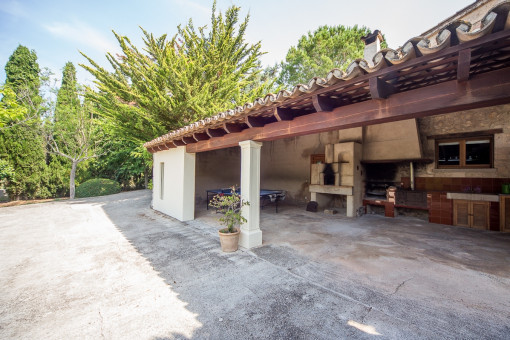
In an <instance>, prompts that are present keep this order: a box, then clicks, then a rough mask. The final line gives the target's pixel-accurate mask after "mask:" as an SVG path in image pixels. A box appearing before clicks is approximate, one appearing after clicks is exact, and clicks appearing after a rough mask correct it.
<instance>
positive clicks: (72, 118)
mask: <svg viewBox="0 0 510 340" xmlns="http://www.w3.org/2000/svg"><path fill="white" fill-rule="evenodd" d="M80 95H81V93H80V88H79V86H78V84H77V82H76V69H75V68H74V65H73V64H72V63H67V64H66V66H65V67H64V71H63V75H62V86H61V87H60V89H59V90H58V93H57V103H56V107H55V116H54V122H53V123H52V124H50V123H49V124H48V128H49V130H50V131H49V133H48V135H47V138H48V145H49V147H50V150H51V152H52V153H54V154H56V155H59V156H61V157H63V158H65V159H67V160H68V161H70V162H71V172H70V175H69V196H70V198H71V199H74V196H75V178H76V171H77V167H78V164H80V163H82V162H84V161H86V160H88V159H91V158H94V157H97V156H98V155H97V153H96V146H97V141H96V126H95V120H94V118H93V115H92V105H91V103H89V102H88V101H84V102H83V103H82V102H81V100H80Z"/></svg>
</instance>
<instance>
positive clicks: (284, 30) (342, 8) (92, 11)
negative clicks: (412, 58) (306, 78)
mask: <svg viewBox="0 0 510 340" xmlns="http://www.w3.org/2000/svg"><path fill="white" fill-rule="evenodd" d="M471 3H473V0H428V1H416V0H407V1H406V0H403V1H399V0H394V1H390V2H388V1H380V0H377V1H372V0H364V1H345V0H315V1H310V0H308V1H302V0H293V1H277V0H272V1H270V0H257V1H248V0H218V4H217V7H218V10H221V11H222V12H224V10H225V9H226V8H228V7H229V6H230V5H232V4H235V5H238V6H240V7H241V8H242V13H243V15H246V14H248V13H249V14H250V23H249V25H248V31H247V36H246V38H247V40H248V41H249V42H256V41H259V40H261V41H262V49H263V50H264V51H266V52H268V53H267V54H266V55H264V56H263V59H262V61H263V63H264V64H265V65H272V64H274V63H275V62H278V61H281V60H283V59H284V58H285V54H286V52H287V50H288V49H289V47H290V46H292V45H296V43H297V41H298V39H299V37H300V36H302V35H303V34H305V33H307V32H308V31H313V30H315V29H316V28H317V27H319V26H321V25H339V24H343V25H347V26H352V25H354V24H358V25H364V26H367V27H370V28H371V29H379V30H381V31H382V32H383V33H384V34H385V36H386V39H387V41H388V45H389V47H391V48H397V47H398V46H400V45H402V44H403V43H405V42H406V40H408V39H409V38H411V37H414V36H417V35H419V34H420V33H422V32H424V31H426V30H427V29H429V28H430V27H432V26H434V25H436V24H437V23H439V22H440V21H441V20H443V19H445V18H447V17H448V16H450V15H452V14H454V13H455V12H457V11H458V10H460V9H461V8H463V7H465V6H467V5H469V4H471ZM211 6H212V0H192V1H187V0H123V1H117V0H115V1H114V0H102V1H98V0H88V1H74V0H67V1H63V0H44V1H41V0H0V67H1V70H0V83H3V82H4V81H5V72H4V67H5V63H6V62H7V60H8V58H9V56H10V55H11V54H12V52H13V51H14V49H16V47H17V46H18V45H19V44H22V45H25V46H27V47H28V48H30V49H34V50H35V51H36V52H37V56H38V61H39V65H40V66H41V68H42V67H48V68H50V69H51V70H52V71H53V72H54V73H55V75H56V76H57V77H60V75H61V70H62V68H63V66H64V65H65V63H66V62H67V61H71V62H73V63H74V64H75V65H77V64H78V63H85V62H86V61H85V60H84V58H83V57H82V56H81V55H80V54H79V52H78V51H82V52H84V53H85V54H87V55H88V56H90V57H91V58H92V59H94V60H95V61H96V62H99V64H100V65H102V66H107V61H106V58H105V57H104V55H105V53H106V52H107V51H109V52H113V53H115V52H117V51H118V50H119V49H118V47H117V44H116V40H115V37H114V36H113V34H112V32H111V31H112V30H115V31H116V32H117V33H119V34H121V35H125V36H128V37H129V38H130V39H131V40H132V41H133V42H134V43H135V44H136V45H137V46H139V47H141V46H142V44H141V32H140V29H139V26H142V27H143V28H144V29H146V30H147V31H149V32H152V33H154V34H155V35H157V36H159V35H161V34H164V33H167V34H169V35H173V34H175V32H176V26H177V25H179V24H185V23H186V22H187V21H188V19H189V18H192V19H193V21H194V23H195V26H201V25H206V24H208V22H209V19H210V12H211ZM78 79H79V81H80V82H82V83H87V84H90V83H91V82H92V80H93V77H92V76H91V75H90V74H88V73H87V72H86V71H84V70H83V69H81V68H78Z"/></svg>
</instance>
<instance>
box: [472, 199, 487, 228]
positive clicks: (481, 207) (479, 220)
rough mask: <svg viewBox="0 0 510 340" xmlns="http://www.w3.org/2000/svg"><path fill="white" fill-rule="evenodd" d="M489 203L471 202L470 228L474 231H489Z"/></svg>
mask: <svg viewBox="0 0 510 340" xmlns="http://www.w3.org/2000/svg"><path fill="white" fill-rule="evenodd" d="M489 211H490V202H474V201H473V202H471V213H470V215H471V216H470V219H471V227H472V228H475V229H482V230H488V229H489V218H490V216H489Z"/></svg>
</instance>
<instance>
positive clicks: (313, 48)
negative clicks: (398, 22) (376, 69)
mask: <svg viewBox="0 0 510 340" xmlns="http://www.w3.org/2000/svg"><path fill="white" fill-rule="evenodd" d="M370 32H371V31H370V29H369V28H367V27H364V26H362V27H358V26H357V25H354V26H353V27H346V26H343V25H339V26H321V27H319V28H318V29H317V30H315V31H314V32H308V34H306V35H303V36H302V37H301V38H300V39H299V42H298V44H297V46H292V47H291V48H290V49H289V51H288V52H287V56H286V58H285V61H284V62H282V63H281V64H280V67H281V72H280V76H279V78H278V83H279V84H281V85H284V86H287V87H291V86H294V85H297V84H306V83H308V81H310V79H312V78H313V77H325V76H326V74H327V73H328V72H329V71H331V70H332V69H333V68H338V69H341V70H345V69H346V68H347V66H349V64H350V63H351V62H352V61H354V60H355V59H357V58H363V50H364V46H365V45H364V43H363V41H362V40H361V37H363V36H365V35H366V34H368V33H370ZM384 46H386V45H385V44H384Z"/></svg>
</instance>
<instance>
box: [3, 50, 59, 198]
mask: <svg viewBox="0 0 510 340" xmlns="http://www.w3.org/2000/svg"><path fill="white" fill-rule="evenodd" d="M39 72H40V69H39V64H38V63H37V55H36V53H35V51H33V50H32V51H30V50H29V49H28V48H26V47H25V46H21V45H20V46H18V48H17V49H16V50H15V51H14V53H13V54H12V55H11V56H10V57H9V61H8V62H7V64H6V65H5V73H6V83H5V85H6V86H8V87H9V88H11V89H12V90H13V91H14V92H15V93H16V98H17V101H18V102H19V104H20V105H23V106H25V107H26V108H27V110H26V112H27V113H26V117H25V118H30V117H32V118H31V119H27V120H25V121H24V122H23V123H21V124H18V125H15V126H12V127H9V128H6V129H2V130H0V157H1V158H2V159H3V160H4V161H7V162H8V163H9V165H10V166H11V167H12V169H14V175H13V176H11V177H10V180H9V181H8V183H7V185H6V188H7V191H8V192H9V194H10V196H11V197H12V198H15V199H18V198H36V197H47V196H49V195H50V192H49V191H48V189H47V187H46V182H47V180H46V177H47V175H48V173H47V166H46V146H45V145H46V144H45V141H44V138H43V134H42V133H41V132H42V122H41V119H40V117H39V116H38V115H37V112H38V111H39V109H40V104H41V97H40V96H39V86H40V80H39Z"/></svg>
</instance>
